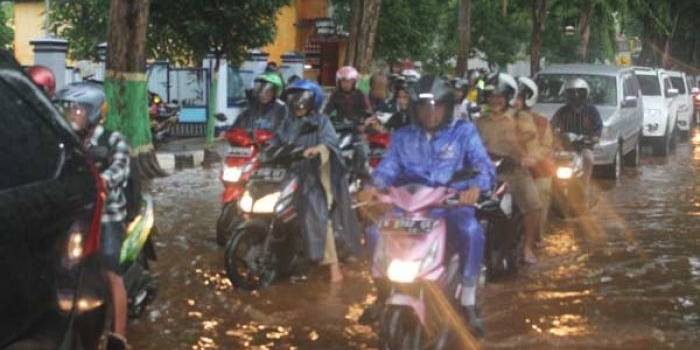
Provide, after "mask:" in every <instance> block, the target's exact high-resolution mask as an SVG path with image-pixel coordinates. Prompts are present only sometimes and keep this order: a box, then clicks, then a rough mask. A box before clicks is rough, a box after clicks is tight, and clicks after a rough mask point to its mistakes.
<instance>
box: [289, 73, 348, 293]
mask: <svg viewBox="0 0 700 350" xmlns="http://www.w3.org/2000/svg"><path fill="white" fill-rule="evenodd" d="M285 95H286V100H287V107H288V109H289V112H290V115H291V117H290V118H286V119H285V121H284V123H283V125H282V128H281V129H280V140H279V141H280V142H285V143H294V144H296V145H298V146H301V147H303V148H305V151H304V156H305V157H307V158H308V159H307V160H304V161H302V162H301V163H299V167H298V168H296V170H297V171H299V174H301V175H302V179H301V183H300V186H301V187H302V188H301V190H300V191H299V193H302V194H303V195H302V196H301V197H300V198H299V202H298V204H297V206H296V207H297V210H298V211H299V218H301V220H302V222H301V227H302V229H303V232H304V239H305V249H306V252H307V256H308V258H309V259H310V260H311V261H315V262H321V263H322V264H327V265H330V277H331V281H332V282H339V281H341V280H342V279H343V275H342V273H341V271H340V265H339V262H338V255H337V251H336V239H337V240H338V242H339V243H342V247H346V248H347V249H349V250H350V252H353V253H354V252H357V251H358V250H359V247H360V241H359V232H360V228H359V224H358V222H357V217H356V216H355V212H354V211H353V210H352V202H351V199H350V193H349V191H348V181H349V180H348V172H347V169H346V167H345V164H344V163H343V157H342V154H341V151H340V149H339V148H338V146H339V145H338V142H339V140H338V136H337V135H336V133H335V129H334V128H333V124H332V123H331V121H330V120H329V119H328V117H327V116H325V115H323V114H321V113H320V112H319V109H320V108H321V105H322V104H323V96H324V94H323V90H322V89H321V87H320V86H318V84H316V83H314V82H311V81H309V80H297V81H295V82H294V83H292V84H291V85H290V86H289V88H287V91H286V92H285ZM331 208H333V210H331ZM334 237H335V238H336V239H334Z"/></svg>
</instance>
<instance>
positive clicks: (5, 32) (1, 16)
mask: <svg viewBox="0 0 700 350" xmlns="http://www.w3.org/2000/svg"><path fill="white" fill-rule="evenodd" d="M11 20H12V3H9V2H0V48H11V47H12V43H13V41H14V37H15V32H14V30H12V26H11V23H10V22H11Z"/></svg>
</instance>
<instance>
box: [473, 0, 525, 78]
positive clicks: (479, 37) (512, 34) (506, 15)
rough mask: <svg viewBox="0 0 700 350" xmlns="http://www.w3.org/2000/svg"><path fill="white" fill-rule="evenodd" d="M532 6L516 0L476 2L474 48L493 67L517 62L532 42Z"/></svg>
mask: <svg viewBox="0 0 700 350" xmlns="http://www.w3.org/2000/svg"><path fill="white" fill-rule="evenodd" d="M528 10H529V6H527V4H526V3H521V2H517V1H503V2H496V1H491V0H474V1H473V4H472V23H471V25H472V45H471V46H472V47H473V48H474V49H475V50H478V51H479V52H481V53H483V54H484V55H485V57H486V60H487V61H488V63H489V66H491V68H494V69H495V68H496V67H498V66H500V67H503V66H505V65H507V64H508V63H512V62H514V61H515V60H516V59H517V58H518V55H519V54H521V53H522V52H523V50H524V48H525V47H526V43H527V40H528V39H529V36H528V35H529V30H528V29H529V28H530V24H529V23H530V22H529V21H530V15H529V12H528Z"/></svg>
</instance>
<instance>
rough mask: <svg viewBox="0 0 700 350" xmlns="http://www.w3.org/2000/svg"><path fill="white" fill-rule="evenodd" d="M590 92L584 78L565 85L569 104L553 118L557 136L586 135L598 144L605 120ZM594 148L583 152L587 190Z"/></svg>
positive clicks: (573, 79)
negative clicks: (591, 100) (568, 134)
mask: <svg viewBox="0 0 700 350" xmlns="http://www.w3.org/2000/svg"><path fill="white" fill-rule="evenodd" d="M590 92H591V88H590V86H588V83H587V82H586V81H585V80H584V79H582V78H578V77H574V78H571V79H569V80H568V81H567V82H566V83H565V84H564V94H565V95H566V100H567V103H566V104H565V105H564V106H562V107H561V108H559V110H558V111H557V112H556V113H554V116H553V117H552V129H553V130H554V133H555V135H562V134H564V133H573V134H577V135H584V136H587V137H589V138H590V139H591V140H593V143H597V141H598V140H599V139H600V135H601V133H602V132H603V120H602V119H601V117H600V112H598V109H597V108H596V107H595V106H594V105H593V104H591V103H590V102H589V99H588V97H589V95H590ZM592 147H593V146H592V145H591V146H589V148H585V149H583V150H582V151H581V156H582V158H583V182H584V186H585V188H586V189H589V188H590V187H589V182H590V179H591V175H592V174H593V160H594V158H593V148H592ZM588 198H589V197H588Z"/></svg>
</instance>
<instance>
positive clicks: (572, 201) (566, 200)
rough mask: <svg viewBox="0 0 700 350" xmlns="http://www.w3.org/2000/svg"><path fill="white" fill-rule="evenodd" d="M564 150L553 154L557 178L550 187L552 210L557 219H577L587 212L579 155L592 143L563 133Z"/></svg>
mask: <svg viewBox="0 0 700 350" xmlns="http://www.w3.org/2000/svg"><path fill="white" fill-rule="evenodd" d="M562 142H563V143H564V146H565V147H564V150H559V151H556V152H555V153H554V161H555V165H556V169H557V172H556V176H555V177H554V181H553V183H552V206H553V209H554V212H555V213H557V214H558V215H559V216H560V217H576V216H579V215H583V214H585V213H586V212H587V211H588V209H589V208H590V205H591V203H590V198H588V197H589V196H588V188H586V185H585V183H584V180H583V175H584V173H583V156H582V155H581V152H582V151H583V150H584V149H586V148H590V147H592V146H593V145H594V144H595V143H594V142H593V140H591V139H590V138H589V137H586V136H583V135H577V134H572V133H566V134H563V135H562Z"/></svg>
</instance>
